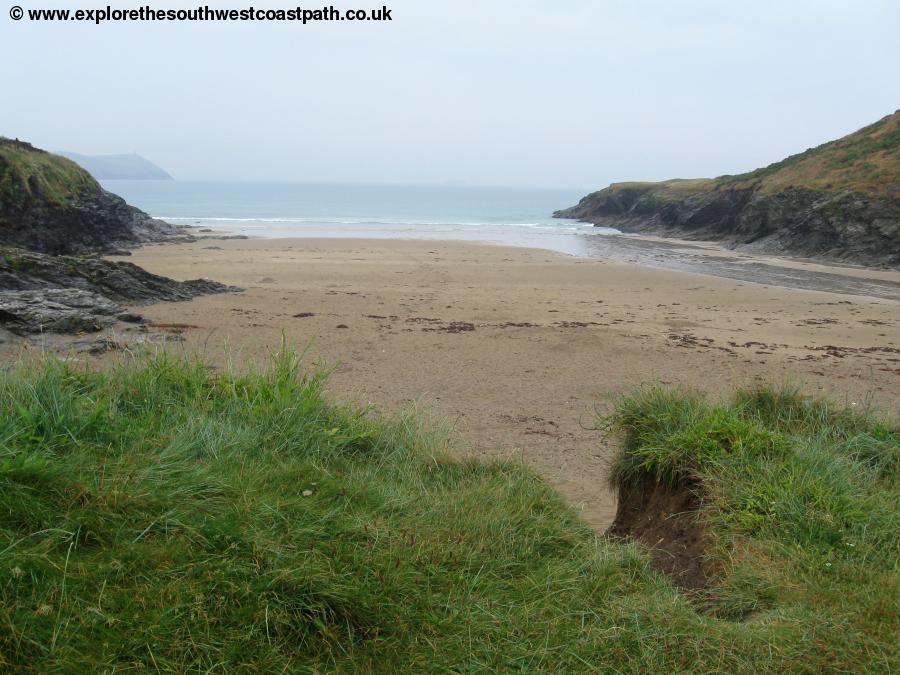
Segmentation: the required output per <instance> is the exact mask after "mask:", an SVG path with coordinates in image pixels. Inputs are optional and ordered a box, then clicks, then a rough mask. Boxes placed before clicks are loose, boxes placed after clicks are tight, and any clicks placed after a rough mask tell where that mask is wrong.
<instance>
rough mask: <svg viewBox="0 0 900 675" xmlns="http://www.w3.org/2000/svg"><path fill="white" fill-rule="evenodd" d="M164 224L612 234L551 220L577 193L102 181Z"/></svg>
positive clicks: (294, 230)
mask: <svg viewBox="0 0 900 675" xmlns="http://www.w3.org/2000/svg"><path fill="white" fill-rule="evenodd" d="M104 187H106V188H107V189H108V190H110V191H112V192H115V193H116V194H118V195H121V196H122V197H124V198H125V200H126V201H127V202H129V203H130V204H133V205H135V206H137V207H139V208H141V209H143V210H144V211H147V212H148V213H150V214H151V215H153V216H155V217H157V218H161V219H162V220H166V221H168V222H171V223H176V224H184V225H191V226H194V227H208V228H212V229H214V230H221V231H227V232H230V233H235V234H246V235H249V236H259V237H354V238H398V239H462V240H468V241H482V242H491V243H503V244H514V245H518V246H532V247H537V248H545V249H550V250H553V251H559V252H562V253H569V254H574V255H590V247H589V246H588V242H586V241H585V238H588V239H591V238H594V237H597V236H602V235H603V234H606V233H614V232H616V230H612V229H608V228H597V227H593V226H591V225H589V224H586V223H578V222H575V221H572V220H558V219H554V218H552V213H553V212H554V211H556V210H557V209H562V208H565V207H567V206H571V205H572V204H575V203H576V202H577V201H578V200H579V199H580V198H581V197H582V196H583V195H584V194H585V191H583V190H549V189H522V188H496V187H467V186H454V185H436V186H433V185H360V184H344V185H341V184H301V183H261V182H260V183H213V182H184V181H104Z"/></svg>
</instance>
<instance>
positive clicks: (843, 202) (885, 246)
mask: <svg viewBox="0 0 900 675" xmlns="http://www.w3.org/2000/svg"><path fill="white" fill-rule="evenodd" d="M554 215H555V216H556V217H558V218H575V219H578V220H582V221H586V222H590V223H593V224H594V225H599V226H605V227H613V228H616V229H618V230H621V231H622V232H634V233H641V234H650V235H657V236H663V237H679V238H682V239H691V240H708V241H717V242H720V243H722V244H725V245H726V246H729V247H731V248H736V249H740V250H744V251H747V252H751V253H763V254H776V255H778V254H788V255H794V256H800V257H804V258H813V259H819V260H823V261H830V262H844V263H853V264H859V265H866V266H871V267H886V268H895V267H898V266H900V208H898V205H897V202H896V201H894V200H888V199H873V198H871V197H869V196H867V195H864V194H859V193H853V192H850V191H846V192H842V193H829V192H824V191H818V190H810V189H801V188H791V189H785V190H782V191H780V192H777V193H775V194H764V193H761V192H760V191H759V190H757V189H754V188H744V189H729V188H724V187H719V186H705V185H704V186H701V187H698V188H692V187H684V188H681V187H675V188H674V189H673V184H672V183H670V184H668V185H667V184H658V185H652V184H615V185H612V186H610V187H609V188H606V189H605V190H601V191H599V192H595V193H593V194H591V195H588V196H587V197H585V198H584V199H582V200H581V202H579V203H578V205H576V206H574V207H572V208H570V209H565V210H563V211H558V212H556V213H555V214H554Z"/></svg>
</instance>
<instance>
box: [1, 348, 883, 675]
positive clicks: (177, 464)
mask: <svg viewBox="0 0 900 675" xmlns="http://www.w3.org/2000/svg"><path fill="white" fill-rule="evenodd" d="M322 384H323V378H322V376H321V374H309V375H307V374H304V372H303V371H302V370H301V369H300V368H299V367H298V364H297V362H296V361H295V360H294V359H293V358H292V357H291V356H290V355H289V354H282V355H280V356H278V357H277V358H276V359H275V361H274V363H273V366H272V368H271V369H270V370H268V371H266V372H251V373H247V374H244V375H237V374H233V373H230V372H216V371H213V370H211V369H209V368H206V367H204V366H203V365H201V364H199V363H196V362H186V361H183V360H181V359H177V358H172V357H167V356H165V355H164V354H163V355H159V356H156V357H154V358H150V359H143V360H141V359H138V360H134V359H131V358H129V360H127V361H123V362H122V363H121V364H119V365H118V366H117V367H113V368H111V369H109V370H108V371H107V372H92V371H89V370H84V369H81V368H79V367H77V366H74V365H73V364H71V363H59V362H55V361H41V362H35V363H23V364H18V365H15V366H6V367H5V368H3V369H2V370H0V669H2V670H8V671H10V672H31V671H36V672H112V671H118V670H134V671H141V672H143V671H154V672H188V671H203V672H208V671H216V672H218V671H222V672H233V671H246V672H285V671H287V672H598V671H603V672H638V671H646V672H684V671H695V672H748V673H750V672H761V671H766V672H787V671H791V672H794V671H807V672H822V671H829V672H847V671H851V670H852V671H867V670H868V671H872V672H876V671H882V672H891V671H892V670H896V667H897V664H898V663H900V651H898V646H897V641H896V639H895V638H896V634H897V631H898V629H900V619H898V613H897V603H896V598H897V592H898V580H900V577H898V573H897V565H896V563H897V558H898V553H900V551H898V548H897V542H898V540H900V537H898V534H900V532H898V525H897V523H898V516H900V514H898V512H897V505H898V503H900V499H898V497H900V494H898V482H897V481H898V471H897V469H898V445H900V439H898V435H897V432H896V431H895V430H892V429H891V427H889V426H888V425H887V424H884V423H880V422H878V421H877V420H875V419H871V418H869V417H867V416H865V415H862V414H859V413H852V412H849V411H844V410H842V409H839V408H834V407H831V406H828V405H826V404H824V403H821V402H814V401H807V400H805V399H803V398H801V397H799V396H796V395H793V394H777V393H773V392H767V391H753V392H746V393H743V394H741V395H739V396H737V397H736V398H735V400H734V401H731V402H727V403H721V404H712V403H708V402H705V401H703V400H702V399H700V398H698V397H696V396H690V395H685V394H680V393H677V392H676V393H672V392H658V391H649V392H645V393H643V394H640V395H637V396H634V397H630V398H627V399H624V400H622V401H621V402H620V403H619V406H618V412H617V413H616V414H615V415H614V417H613V418H612V419H611V420H609V421H610V422H611V424H612V426H613V429H615V430H617V432H618V433H620V434H621V436H622V440H623V443H624V445H623V449H622V451H621V454H620V456H619V458H618V460H617V461H616V464H615V470H614V479H615V481H616V482H615V485H616V488H617V489H618V490H619V491H620V492H621V493H622V495H623V501H622V503H623V505H624V506H623V508H622V509H620V511H622V513H620V518H619V519H618V521H617V530H616V533H617V535H621V534H632V535H633V536H635V537H637V538H638V539H639V540H640V539H642V538H643V539H646V536H645V535H647V534H648V532H647V530H646V528H645V527H641V524H642V523H645V522H651V525H653V526H654V527H655V528H656V529H655V530H654V532H653V534H654V538H652V541H650V543H651V544H653V545H654V546H656V545H657V544H659V546H661V547H663V548H662V549H659V547H658V551H659V550H662V555H659V553H658V552H657V553H654V554H651V553H649V552H648V550H647V549H645V548H644V547H643V546H642V545H638V544H635V543H632V542H629V541H628V540H621V539H619V538H616V537H614V538H611V539H607V538H604V537H601V536H598V535H597V534H595V533H594V532H592V531H591V530H590V529H589V528H588V527H587V526H586V525H585V524H584V523H582V522H581V521H580V520H579V519H578V516H577V514H576V512H575V511H574V510H573V509H572V508H571V507H570V506H568V505H567V504H566V503H564V501H563V500H562V499H561V498H560V496H559V495H558V494H556V493H555V492H554V491H553V490H552V489H551V488H550V487H548V486H547V485H546V483H545V482H544V481H542V480H541V479H540V478H538V477H537V476H535V475H534V474H533V473H532V472H531V471H529V470H528V469H527V468H525V467H524V466H522V465H521V464H518V463H513V462H491V463H482V462H478V461H475V460H468V461H461V460H456V459H451V458H450V456H449V455H448V452H447V451H448V444H447V441H446V438H445V437H444V436H443V435H441V434H435V433H433V432H429V431H428V430H426V429H425V428H424V427H423V426H422V424H421V422H420V421H419V420H417V419H416V418H414V417H412V416H407V417H404V418H399V419H383V418H380V417H378V416H376V415H374V414H373V413H372V412H371V411H364V410H359V409H355V408H347V407H341V406H336V405H334V404H332V403H329V402H328V401H326V400H325V399H324V398H323V396H322ZM597 480H598V481H600V480H602V477H601V476H598V477H597ZM635 491H638V492H639V494H640V495H644V496H645V497H646V499H644V498H640V499H636V498H635V497H634V495H635V494H636V492H635ZM629 508H630V509H632V510H637V511H639V513H638V516H639V517H638V518H631V517H630V515H629V514H630V511H629ZM665 509H669V510H668V512H666V510H665ZM685 510H686V511H687V513H686V514H685V513H684V511H685ZM670 514H680V515H678V517H677V518H674V517H670ZM631 515H633V514H631ZM667 527H668V528H670V529H666V528H667ZM678 531H683V532H685V533H686V534H687V535H689V536H690V537H691V542H692V543H691V546H690V547H687V548H688V550H686V551H680V550H676V548H677V547H676V548H673V547H671V546H670V547H669V548H668V549H666V548H665V547H666V546H667V538H669V537H671V536H672V533H677V532H678ZM660 538H662V541H661V542H658V540H659V539H660ZM683 548H684V547H683ZM673 556H675V557H677V558H678V559H679V560H687V561H688V562H690V561H691V560H693V561H694V566H695V567H696V568H697V569H698V570H699V572H698V573H697V574H693V575H692V576H691V577H690V578H689V579H686V578H683V577H682V576H679V575H680V570H679V569H667V568H666V566H665V565H664V564H661V563H660V560H661V559H662V560H666V559H670V558H672V557H673ZM669 567H670V568H671V566H669ZM661 569H662V570H663V571H660V570H661ZM673 579H674V580H675V581H674V582H673Z"/></svg>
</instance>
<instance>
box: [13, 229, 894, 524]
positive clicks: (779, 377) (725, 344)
mask: <svg viewBox="0 0 900 675" xmlns="http://www.w3.org/2000/svg"><path fill="white" fill-rule="evenodd" d="M214 236H215V235H210V236H209V237H208V238H205V239H201V240H199V241H197V242H195V243H190V244H174V245H173V244H167V245H156V246H145V247H143V248H140V249H137V250H135V251H134V253H133V255H131V256H128V257H124V258H114V259H121V260H128V261H130V262H134V263H136V264H138V265H140V266H142V267H144V268H146V269H147V270H149V271H151V272H155V273H157V274H162V275H166V276H170V277H174V278H176V279H192V278H197V277H206V278H210V279H215V280H217V281H221V282H225V283H228V284H233V285H236V286H240V287H242V288H244V289H245V291H244V292H242V293H226V294H222V295H209V296H204V297H200V298H196V299H194V300H191V301H189V302H178V303H174V302H172V303H160V304H155V305H149V306H135V307H134V309H135V310H136V311H138V312H139V313H141V314H142V315H144V316H145V317H146V318H147V319H149V320H150V321H151V326H152V330H154V331H157V332H164V333H172V334H174V335H175V336H177V340H178V341H175V342H172V343H170V344H171V345H174V348H175V349H185V350H188V351H191V352H196V351H201V352H202V353H203V354H204V355H205V357H206V358H207V360H209V361H210V362H212V363H213V364H215V363H220V364H221V363H223V362H224V361H225V359H226V358H229V355H230V358H231V359H232V360H233V361H235V362H238V363H239V362H241V360H245V359H249V360H253V361H257V362H262V361H264V360H265V359H266V358H267V357H268V355H269V354H271V353H272V352H273V351H275V350H277V349H278V347H279V346H280V343H281V340H282V335H283V336H284V338H285V339H286V340H287V342H288V343H289V344H293V345H295V346H297V347H298V348H300V349H304V348H305V349H307V355H306V360H307V362H308V363H309V364H310V367H312V366H313V365H315V364H319V363H324V364H327V365H328V366H330V367H332V368H333V369H334V373H333V375H332V377H331V379H330V381H329V384H328V387H329V389H330V392H331V393H332V394H333V395H334V396H335V397H336V398H338V399H339V400H343V401H348V402H349V401H353V402H357V403H363V404H365V403H371V404H373V405H374V406H376V407H377V408H379V409H382V410H385V411H387V412H392V411H396V410H400V409H403V408H406V407H409V406H411V405H414V406H416V407H417V408H418V409H420V410H426V411H428V412H429V413H430V414H432V415H433V416H435V417H437V418H439V419H441V420H445V421H447V422H449V423H451V424H452V425H453V427H454V428H455V430H456V431H457V432H458V434H459V436H460V437H461V439H462V441H463V443H462V444H461V445H462V446H463V447H465V448H466V450H465V452H473V453H475V454H476V455H478V456H480V457H494V456H497V455H504V456H512V457H517V458H521V459H522V460H523V461H524V462H526V463H527V464H528V465H530V466H531V467H533V468H534V469H535V470H537V471H538V472H539V473H541V474H542V475H543V476H545V477H546V478H548V479H549V480H550V481H551V482H552V483H553V484H554V485H555V486H557V487H558V488H559V489H560V490H561V491H562V492H563V494H565V495H566V496H567V497H568V498H569V499H570V500H571V501H572V502H573V503H574V504H576V505H577V507H578V508H579V509H580V510H581V512H582V514H583V516H584V518H585V519H586V520H587V521H588V522H589V523H591V524H592V525H593V526H594V527H596V528H598V529H603V528H605V527H606V526H607V525H609V523H610V522H611V521H612V518H613V515H614V510H615V498H614V496H613V495H612V493H611V492H610V491H609V489H608V488H607V482H606V475H607V466H608V461H609V457H610V455H611V452H612V449H613V448H614V445H615V440H614V439H608V438H605V437H604V435H603V433H602V432H601V431H598V430H597V429H596V428H595V426H596V420H597V412H601V413H602V412H606V411H608V410H609V409H610V399H611V397H613V396H615V395H616V394H620V393H626V392H630V391H633V390H634V389H635V388H636V387H641V386H652V385H654V384H662V385H667V386H682V387H689V388H694V389H700V390H703V391H706V392H709V393H710V394H711V395H712V396H721V395H726V394H727V393H729V392H731V391H732V390H733V389H734V388H735V387H738V386H745V385H752V384H753V383H754V382H769V383H774V384H781V383H786V384H792V385H797V386H799V387H801V388H802V389H803V390H804V391H805V392H807V393H809V394H820V395H824V396H827V397H829V398H831V399H832V400H834V401H836V402H839V403H843V404H848V405H850V406H860V407H862V406H865V405H874V406H875V407H876V408H878V409H879V410H881V411H882V412H886V413H888V414H891V415H896V411H897V410H898V409H900V330H898V326H900V302H898V301H896V300H893V299H890V298H883V297H866V296H861V295H846V294H834V293H826V292H819V291H809V290H799V289H789V288H780V287H776V286H772V285H761V284H757V283H750V282H745V281H741V280H732V279H726V278H721V277H718V276H707V275H700V274H694V273H689V272H680V271H671V270H665V269H653V268H649V267H645V266H639V265H635V264H630V263H628V262H610V261H604V260H597V259H586V258H578V257H574V256H568V255H564V254H561V253H555V252H551V251H546V250H540V249H529V248H519V247H507V246H497V245H489V244H478V243H466V242H455V241H411V240H387V239H378V240H375V239H369V240H366V239H312V238H303V239H241V240H234V239H231V240H221V239H217V238H214ZM711 254H712V255H717V256H721V255H722V253H721V251H715V250H712V251H711ZM765 262H766V263H767V264H769V265H773V264H779V263H778V261H774V260H771V259H769V260H766V261H765ZM798 264H799V263H787V264H786V267H789V266H792V265H794V266H795V265H798ZM801 266H802V267H804V268H807V269H814V271H816V272H817V273H818V272H825V273H829V274H831V273H833V274H838V275H844V276H849V277H853V278H866V279H870V280H878V281H879V282H887V283H895V282H897V281H900V273H896V272H883V271H882V272H873V273H871V274H868V273H867V272H866V271H865V270H860V269H845V268H838V267H834V268H829V267H827V266H821V265H817V266H810V265H806V264H802V265H801ZM888 290H890V289H888ZM122 337H123V338H124V341H125V342H127V341H128V333H126V334H124V335H123V336H122ZM48 344H55V345H56V347H57V348H58V347H59V345H60V343H51V342H50V341H49V340H48ZM61 344H63V345H64V344H65V343H64V342H63V343H61ZM20 349H21V348H20V347H13V346H12V345H6V346H5V347H4V348H3V352H2V356H3V357H4V358H11V357H14V356H15V355H16V354H17V353H19V351H20ZM76 358H91V359H93V358H95V357H88V356H86V355H84V356H82V355H77V356H76ZM102 358H115V356H113V355H109V356H106V357H102Z"/></svg>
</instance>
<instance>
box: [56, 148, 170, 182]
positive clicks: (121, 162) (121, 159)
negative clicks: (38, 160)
mask: <svg viewBox="0 0 900 675" xmlns="http://www.w3.org/2000/svg"><path fill="white" fill-rule="evenodd" d="M59 154H60V155H62V156H63V157H66V158H67V159H71V160H72V161H73V162H75V163H76V164H78V165H79V166H81V167H82V168H84V169H85V170H87V171H89V172H90V174H91V175H92V176H93V177H94V178H97V179H99V180H172V176H170V175H169V174H168V173H167V172H166V171H164V170H163V169H161V168H160V167H158V166H157V165H156V164H154V163H153V162H151V161H150V160H149V159H144V158H143V157H141V156H140V155H137V154H132V155H79V154H77V153H75V152H60V153H59Z"/></svg>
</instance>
